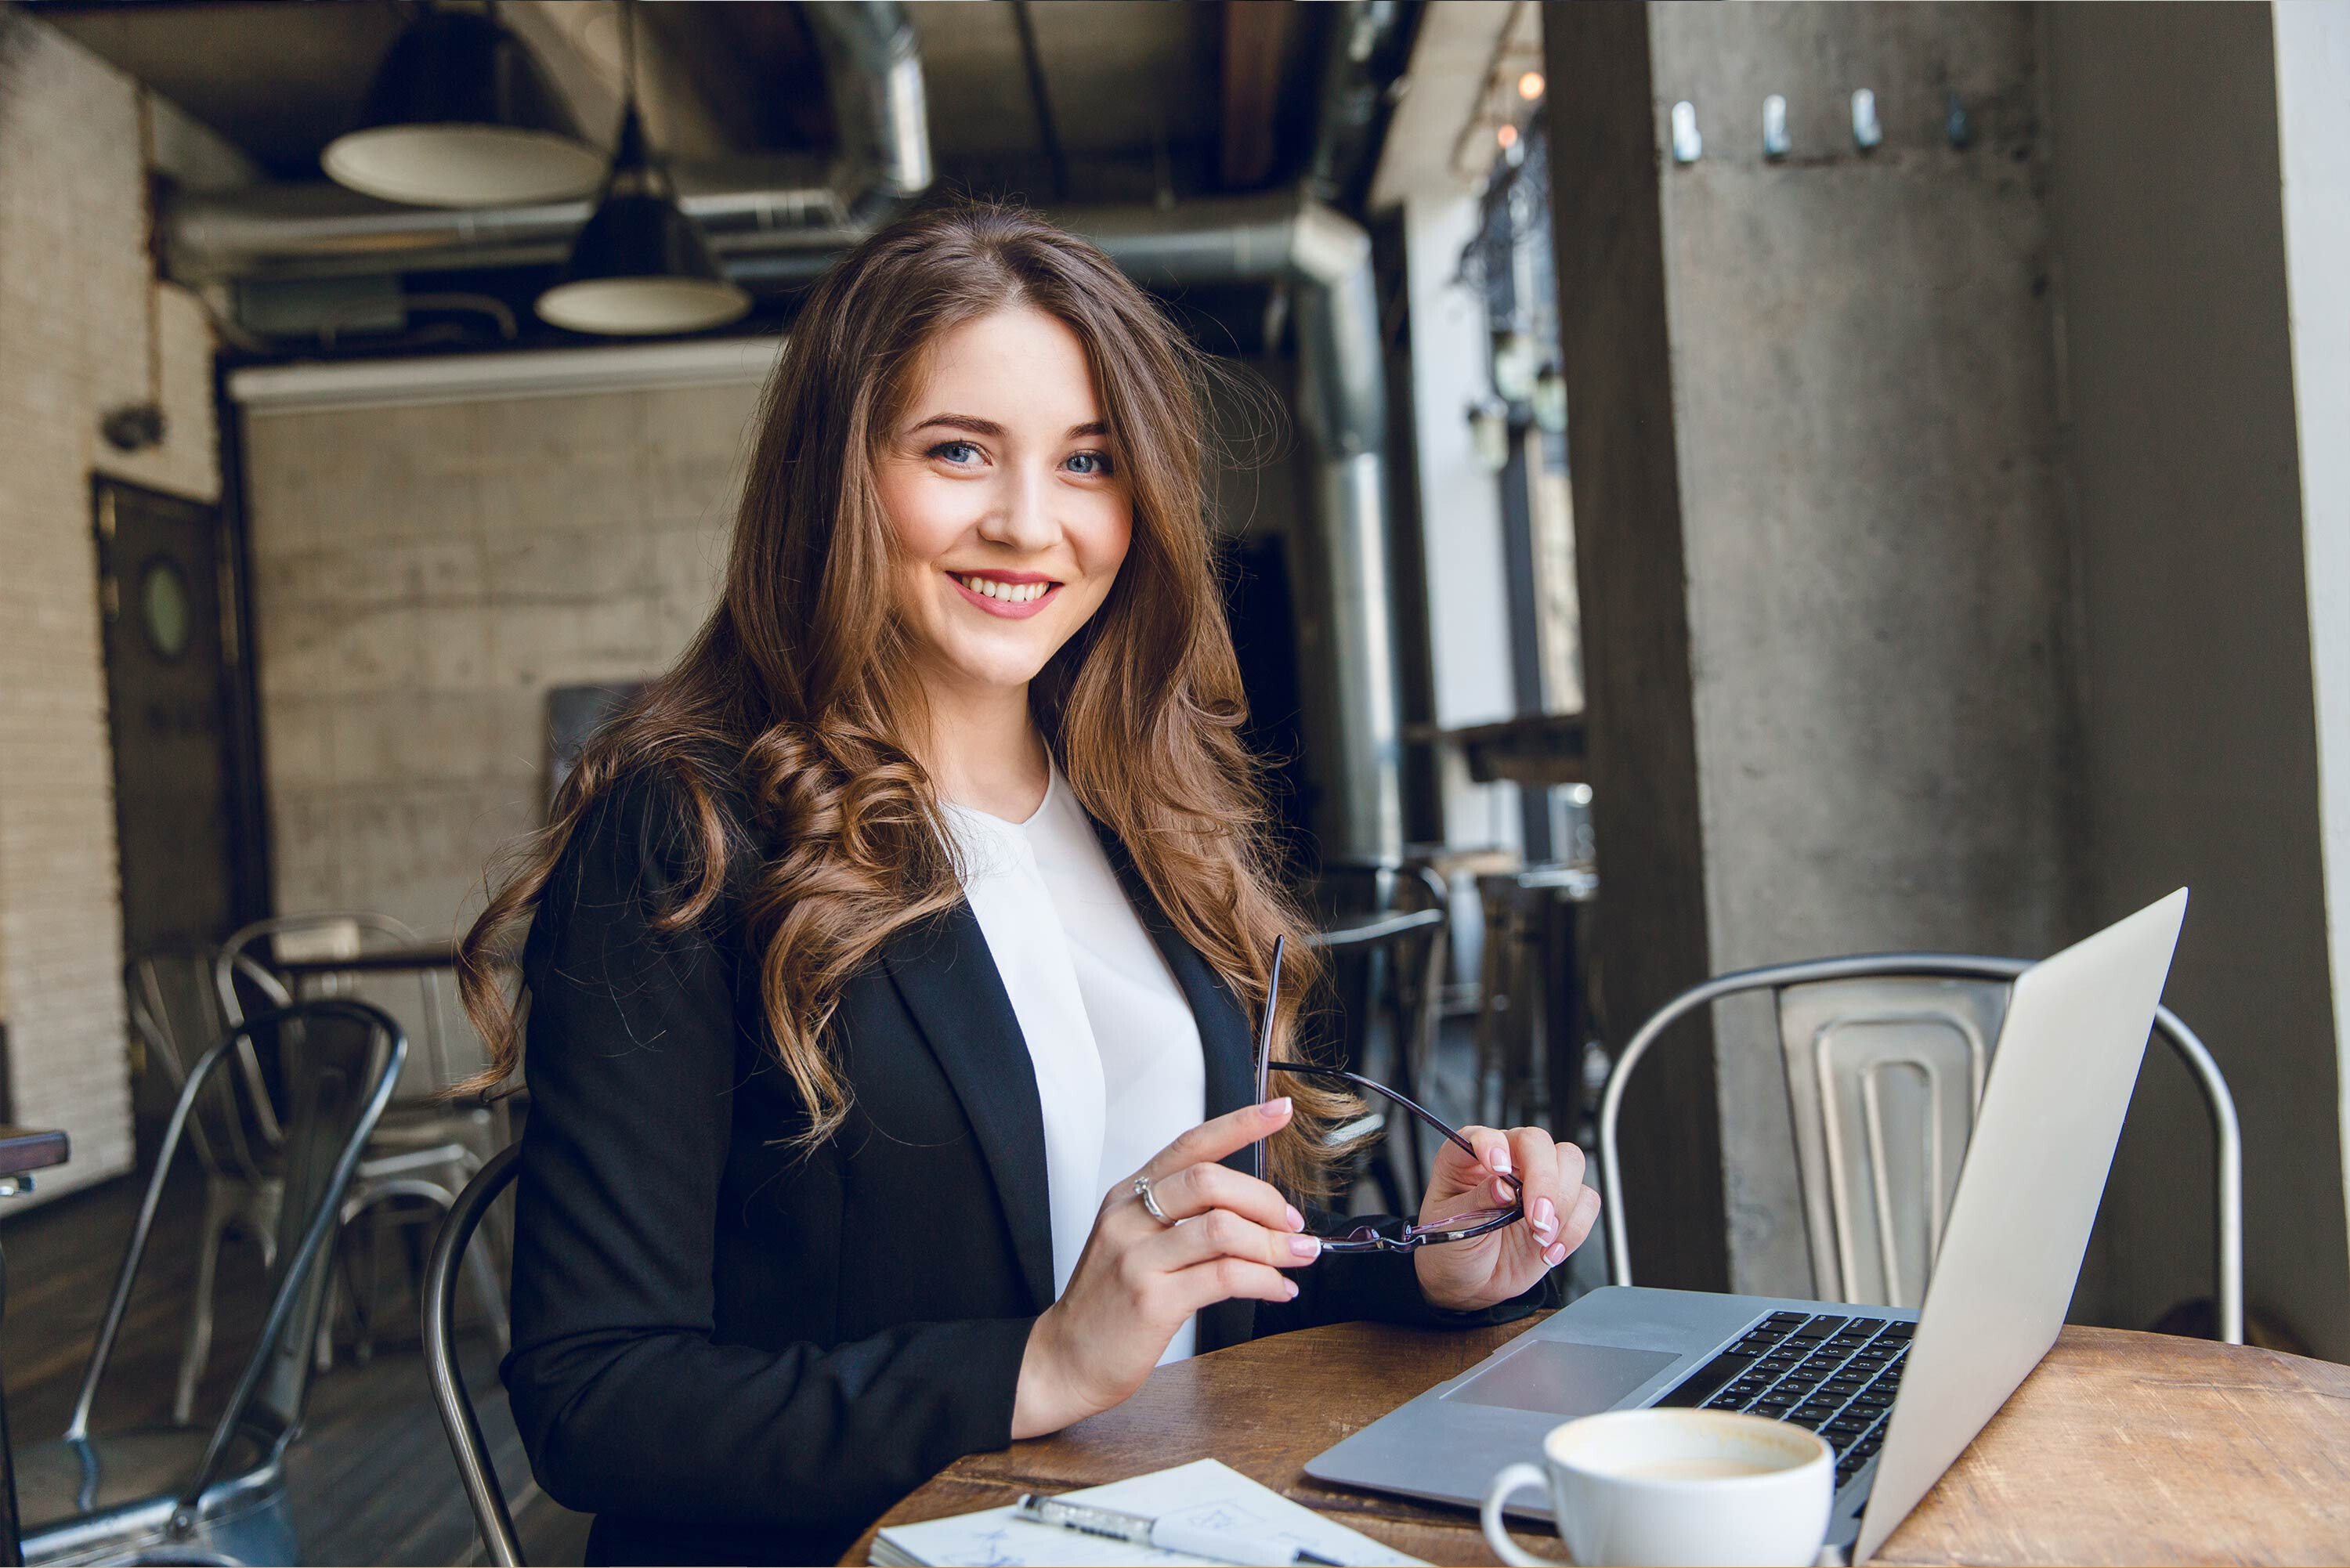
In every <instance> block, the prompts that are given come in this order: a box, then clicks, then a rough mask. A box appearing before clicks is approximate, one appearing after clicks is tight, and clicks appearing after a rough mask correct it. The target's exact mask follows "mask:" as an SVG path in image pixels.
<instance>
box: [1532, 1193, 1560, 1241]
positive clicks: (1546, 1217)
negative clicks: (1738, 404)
mask: <svg viewBox="0 0 2350 1568" xmlns="http://www.w3.org/2000/svg"><path fill="white" fill-rule="evenodd" d="M1534 1229H1535V1230H1537V1231H1542V1232H1544V1234H1545V1235H1547V1234H1548V1233H1549V1232H1551V1231H1555V1230H1557V1229H1558V1206H1557V1205H1556V1204H1555V1203H1553V1202H1552V1201H1551V1200H1550V1199H1547V1198H1537V1199H1534Z"/></svg>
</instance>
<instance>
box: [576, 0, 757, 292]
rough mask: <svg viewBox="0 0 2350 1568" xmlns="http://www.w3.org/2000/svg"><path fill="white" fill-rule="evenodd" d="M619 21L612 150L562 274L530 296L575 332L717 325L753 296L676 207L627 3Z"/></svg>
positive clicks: (632, 11)
mask: <svg viewBox="0 0 2350 1568" xmlns="http://www.w3.org/2000/svg"><path fill="white" fill-rule="evenodd" d="M620 26H621V50H620V56H621V66H622V75H623V78H624V80H625V83H626V102H625V103H624V105H623V107H622V109H621V111H620V144H619V151H616V152H615V153H614V154H613V155H612V171H611V173H610V174H609V175H608V177H607V178H606V180H605V182H604V190H603V195H602V198H601V199H600V200H599V201H598V202H597V203H596V211H595V213H594V215H593V216H591V217H589V218H588V220H587V224H586V226H585V227H583V228H582V229H581V230H580V231H579V237H578V238H577V240H575V241H574V242H573V243H572V246H571V258H570V260H569V261H567V262H566V263H565V264H564V267H563V273H562V275H561V276H560V277H558V278H557V279H556V283H555V286H554V287H552V288H550V289H548V290H547V291H546V293H545V294H542V295H540V296H538V304H537V310H538V314H539V315H540V317H543V318H544V319H546V320H547V321H550V322H552V323H554V324H555V325H556V326H557V327H566V328H567V329H569V330H570V331H573V332H598V333H603V334H606V335H608V336H613V337H645V336H652V335H656V334H660V333H671V332H698V331H700V330H702V328H704V327H719V326H723V325H724V324H725V323H727V322H729V321H733V320H734V319H735V318H736V317H740V316H741V315H743V312H745V311H747V310H749V309H750V308H751V296H750V295H749V294H748V293H747V292H745V291H744V290H743V287H742V286H740V285H738V284H736V283H734V282H733V281H732V280H731V279H729V278H728V277H727V275H725V273H724V272H723V270H721V269H720V267H719V265H718V263H717V261H716V260H715V259H714V258H713V257H712V255H711V254H710V246H709V245H708V244H706V243H705V242H704V241H703V239H702V230H701V228H700V227H699V226H698V225H697V224H696V223H694V221H693V220H692V219H691V218H689V217H687V216H686V215H685V213H683V212H682V211H681V210H680V209H679V207H678V204H677V200H676V192H675V188H674V186H673V184H672V182H671V180H670V177H669V171H668V170H667V169H666V168H665V167H664V166H663V164H662V163H661V161H660V159H659V158H658V157H656V156H655V155H654V154H653V151H652V149H651V146H650V143H649V141H648V140H647V139H646V137H645V128H644V122H643V120H642V119H640V118H639V115H638V113H637V49H636V27H635V6H634V5H633V3H632V0H622V5H621V11H620Z"/></svg>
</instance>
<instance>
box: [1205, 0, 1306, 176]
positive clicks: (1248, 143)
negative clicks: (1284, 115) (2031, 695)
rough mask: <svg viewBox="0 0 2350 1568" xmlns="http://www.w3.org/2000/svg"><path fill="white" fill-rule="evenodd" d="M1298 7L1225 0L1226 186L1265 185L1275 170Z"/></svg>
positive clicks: (1269, 0) (1275, 0) (1222, 149)
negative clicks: (1277, 121) (1284, 77)
mask: <svg viewBox="0 0 2350 1568" xmlns="http://www.w3.org/2000/svg"><path fill="white" fill-rule="evenodd" d="M1294 9H1295V7H1293V6H1292V5H1289V4H1288V0H1224V5H1223V12H1224V16H1223V22H1224V61H1223V122H1222V133H1221V138H1220V143H1219V150H1218V151H1219V157H1220V169H1219V173H1220V174H1221V176H1222V181H1223V184H1224V188H1225V189H1226V190H1231V191H1242V190H1247V189H1249V188H1251V187H1253V186H1256V185H1262V184H1263V183H1264V182H1265V180H1266V178H1267V177H1268V176H1270V175H1271V174H1272V172H1273V152H1274V116H1275V114H1276V113H1277V111H1278V109H1279V101H1278V100H1279V98H1280V92H1281V67H1282V62H1283V59H1284V57H1285V56H1286V55H1287V53H1288V49H1289V28H1290V17H1291V14H1292V12H1293V11H1294Z"/></svg>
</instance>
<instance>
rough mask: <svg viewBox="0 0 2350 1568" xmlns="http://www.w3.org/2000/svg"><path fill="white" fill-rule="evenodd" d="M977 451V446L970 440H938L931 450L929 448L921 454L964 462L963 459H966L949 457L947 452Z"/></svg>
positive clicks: (949, 460)
mask: <svg viewBox="0 0 2350 1568" xmlns="http://www.w3.org/2000/svg"><path fill="white" fill-rule="evenodd" d="M978 451H979V448H977V447H976V446H973V445H972V443H971V442H969V441H941V442H939V444H938V445H936V446H934V447H932V448H931V450H930V451H928V452H924V453H923V454H922V455H923V456H925V457H937V458H945V459H946V461H948V462H965V461H968V460H965V459H961V458H954V457H949V456H948V454H949V453H950V452H972V453H976V452H978Z"/></svg>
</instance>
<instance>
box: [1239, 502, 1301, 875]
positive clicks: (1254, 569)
mask: <svg viewBox="0 0 2350 1568" xmlns="http://www.w3.org/2000/svg"><path fill="white" fill-rule="evenodd" d="M1218 553H1219V555H1220V556H1222V561H1221V566H1222V573H1223V580H1224V613H1225V616H1226V618H1228V619H1229V620H1230V622H1231V624H1232V652H1233V654H1234V655H1235V656H1236V657H1237V658H1238V659H1239V660H1240V667H1241V687H1242V690H1243V692H1244V693H1245V694H1246V696H1247V698H1248V706H1249V719H1248V724H1247V726H1246V727H1245V728H1244V729H1243V731H1242V735H1243V738H1244V739H1245V740H1246V741H1247V742H1248V744H1249V749H1250V750H1251V751H1253V752H1254V753H1256V754H1257V756H1258V757H1259V758H1260V759H1261V760H1262V761H1263V763H1264V765H1265V768H1264V783H1265V785H1266V793H1267V794H1269V795H1270V796H1271V797H1272V798H1271V800H1270V801H1269V802H1268V804H1269V805H1271V806H1272V808H1273V814H1274V820H1273V822H1272V824H1271V826H1272V830H1273V837H1274V844H1275V847H1276V849H1277V851H1278V853H1279V854H1280V855H1281V856H1282V857H1284V860H1286V861H1287V862H1288V864H1289V865H1290V866H1291V867H1293V868H1294V869H1297V870H1300V871H1302V870H1303V869H1305V867H1308V866H1310V865H1311V864H1312V862H1313V858H1314V857H1313V855H1312V853H1311V846H1312V843H1313V836H1312V834H1311V832H1310V831H1309V829H1308V825H1309V824H1310V823H1311V822H1312V821H1313V820H1314V805H1315V792H1314V788H1313V785H1312V783H1311V781H1310V779H1309V777H1308V774H1307V773H1306V768H1305V716H1304V710H1305V698H1304V690H1305V688H1304V681H1303V679H1302V676H1301V672H1300V670H1299V665H1298V659H1297V613H1296V605H1295V597H1294V596H1293V595H1292V594H1291V592H1290V586H1289V556H1288V552H1287V551H1286V550H1285V549H1284V540H1283V539H1282V537H1281V536H1280V535H1277V534H1260V535H1247V536H1245V537H1242V538H1237V539H1224V540H1222V541H1220V542H1219V545H1218Z"/></svg>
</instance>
